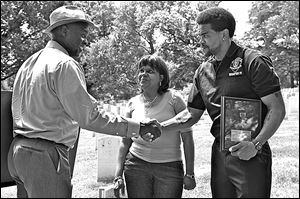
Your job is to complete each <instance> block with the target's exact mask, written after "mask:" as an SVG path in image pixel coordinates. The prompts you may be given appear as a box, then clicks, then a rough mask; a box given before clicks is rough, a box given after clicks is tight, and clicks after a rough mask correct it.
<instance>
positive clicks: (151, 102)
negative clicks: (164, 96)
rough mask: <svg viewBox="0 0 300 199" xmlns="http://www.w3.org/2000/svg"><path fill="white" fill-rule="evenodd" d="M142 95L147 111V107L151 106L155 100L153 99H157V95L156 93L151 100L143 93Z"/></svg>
mask: <svg viewBox="0 0 300 199" xmlns="http://www.w3.org/2000/svg"><path fill="white" fill-rule="evenodd" d="M142 96H143V100H144V105H145V110H146V113H148V111H149V109H150V108H151V107H152V105H153V103H154V102H155V100H156V99H157V97H158V95H156V96H155V98H154V99H153V100H147V99H146V97H145V95H144V94H143V95H142Z"/></svg>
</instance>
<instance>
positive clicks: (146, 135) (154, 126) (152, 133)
mask: <svg viewBox="0 0 300 199" xmlns="http://www.w3.org/2000/svg"><path fill="white" fill-rule="evenodd" d="M160 135H161V126H160V124H159V123H158V122H157V121H156V120H150V121H148V122H141V127H140V136H141V137H142V138H143V139H144V140H145V141H147V142H152V141H153V140H155V139H156V138H158V137H160Z"/></svg>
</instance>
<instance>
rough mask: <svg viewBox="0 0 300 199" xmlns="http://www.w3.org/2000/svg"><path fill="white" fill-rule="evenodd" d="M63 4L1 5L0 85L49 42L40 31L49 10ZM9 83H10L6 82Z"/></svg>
mask: <svg viewBox="0 0 300 199" xmlns="http://www.w3.org/2000/svg"><path fill="white" fill-rule="evenodd" d="M64 3H65V2H63V1H48V2H44V1H1V81H3V80H6V79H8V78H10V77H12V76H13V75H14V74H16V73H17V71H18V69H19V68H20V66H21V65H22V63H23V62H24V61H25V60H26V59H27V58H28V57H29V56H30V55H31V54H33V53H34V52H36V51H38V50H40V49H41V48H43V47H44V45H45V43H46V42H47V41H48V40H49V38H48V36H47V35H46V34H44V33H43V32H42V31H43V30H44V29H45V28H46V26H47V25H48V18H49V15H50V13H51V11H52V10H54V9H55V8H57V7H59V6H61V5H63V4H64ZM10 83H12V82H10Z"/></svg>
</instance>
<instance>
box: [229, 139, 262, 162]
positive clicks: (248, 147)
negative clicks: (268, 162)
mask: <svg viewBox="0 0 300 199" xmlns="http://www.w3.org/2000/svg"><path fill="white" fill-rule="evenodd" d="M229 151H230V152H231V155H232V156H237V157H238V158H239V159H241V160H250V159H251V158H252V157H254V156H255V155H256V153H257V150H256V149H255V146H254V144H253V143H252V142H249V141H241V142H240V143H238V144H236V145H234V146H232V147H230V148H229Z"/></svg>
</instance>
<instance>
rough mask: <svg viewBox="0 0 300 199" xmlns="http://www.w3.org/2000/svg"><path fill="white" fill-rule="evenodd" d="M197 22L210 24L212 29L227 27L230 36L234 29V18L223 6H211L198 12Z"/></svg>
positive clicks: (218, 29)
mask: <svg viewBox="0 0 300 199" xmlns="http://www.w3.org/2000/svg"><path fill="white" fill-rule="evenodd" d="M197 23H198V24H199V25H200V24H210V25H211V28H212V29H213V30H214V31H222V30H224V29H228V31H229V37H230V38H232V37H233V35H234V31H235V25H236V22H235V19H234V17H233V15H232V14H231V13H230V12H229V11H227V10H226V9H224V8H220V7H212V8H208V9H206V10H204V11H202V12H200V13H199V15H198V17H197Z"/></svg>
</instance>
